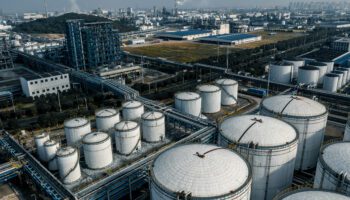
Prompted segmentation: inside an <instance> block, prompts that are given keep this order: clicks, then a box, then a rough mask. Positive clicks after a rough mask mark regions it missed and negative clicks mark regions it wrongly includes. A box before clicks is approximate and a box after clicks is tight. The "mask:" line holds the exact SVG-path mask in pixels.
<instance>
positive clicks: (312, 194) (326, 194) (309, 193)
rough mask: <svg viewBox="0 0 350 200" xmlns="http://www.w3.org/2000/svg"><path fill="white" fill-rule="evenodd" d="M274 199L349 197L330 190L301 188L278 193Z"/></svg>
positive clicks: (332, 199)
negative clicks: (281, 193)
mask: <svg viewBox="0 0 350 200" xmlns="http://www.w3.org/2000/svg"><path fill="white" fill-rule="evenodd" d="M274 200H349V197H347V196H344V195H342V194H339V193H335V192H331V191H324V190H315V189H302V190H296V191H292V192H288V193H286V194H283V195H280V196H279V197H277V198H275V199H274Z"/></svg>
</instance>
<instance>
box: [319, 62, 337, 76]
mask: <svg viewBox="0 0 350 200" xmlns="http://www.w3.org/2000/svg"><path fill="white" fill-rule="evenodd" d="M318 61H319V62H322V63H324V64H326V65H327V73H329V72H331V71H333V69H334V62H333V61H330V60H323V59H319V60H318Z"/></svg>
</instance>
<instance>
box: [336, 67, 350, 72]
mask: <svg viewBox="0 0 350 200" xmlns="http://www.w3.org/2000/svg"><path fill="white" fill-rule="evenodd" d="M336 70H338V71H342V72H347V71H348V69H346V68H343V67H338V68H337V69H336Z"/></svg>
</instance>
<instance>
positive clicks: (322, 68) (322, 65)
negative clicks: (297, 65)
mask: <svg viewBox="0 0 350 200" xmlns="http://www.w3.org/2000/svg"><path fill="white" fill-rule="evenodd" d="M308 66H312V67H317V68H318V69H319V78H318V84H323V78H324V76H325V75H326V74H327V70H328V67H327V64H325V63H322V62H310V63H309V64H308Z"/></svg>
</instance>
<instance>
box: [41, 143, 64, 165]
mask: <svg viewBox="0 0 350 200" xmlns="http://www.w3.org/2000/svg"><path fill="white" fill-rule="evenodd" d="M59 148H60V144H59V143H58V142H57V141H55V140H48V141H46V142H45V143H44V149H45V157H46V161H47V162H48V166H49V170H51V171H56V170H58V166H57V158H56V153H57V151H58V149H59Z"/></svg>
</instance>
